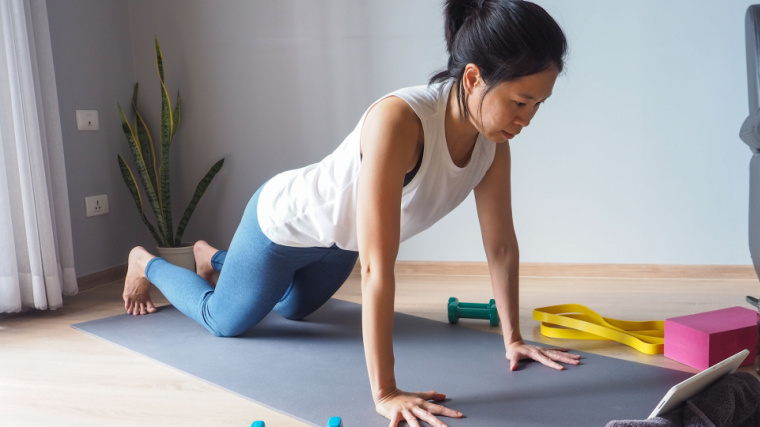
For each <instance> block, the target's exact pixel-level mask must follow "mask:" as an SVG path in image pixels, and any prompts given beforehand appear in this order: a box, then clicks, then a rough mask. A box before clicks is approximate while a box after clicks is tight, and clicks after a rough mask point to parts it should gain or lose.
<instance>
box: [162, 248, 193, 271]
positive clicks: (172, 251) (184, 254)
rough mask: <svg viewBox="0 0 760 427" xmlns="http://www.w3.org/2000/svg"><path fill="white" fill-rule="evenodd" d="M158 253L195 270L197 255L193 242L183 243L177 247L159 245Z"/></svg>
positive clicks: (179, 265)
mask: <svg viewBox="0 0 760 427" xmlns="http://www.w3.org/2000/svg"><path fill="white" fill-rule="evenodd" d="M158 255H159V256H160V257H161V258H163V259H165V260H167V261H169V262H170V263H172V264H174V265H176V266H178V267H182V268H186V269H188V270H190V271H195V256H194V255H193V244H192V243H182V246H179V247H176V248H162V247H160V246H159V247H158Z"/></svg>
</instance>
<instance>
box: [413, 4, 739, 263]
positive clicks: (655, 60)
mask: <svg viewBox="0 0 760 427" xmlns="http://www.w3.org/2000/svg"><path fill="white" fill-rule="evenodd" d="M538 3H539V4H541V5H543V6H544V7H545V8H546V9H547V10H548V11H549V12H550V13H551V14H552V15H553V16H554V17H555V18H556V19H557V20H558V22H560V24H561V25H562V27H563V28H564V30H565V32H566V34H567V37H568V39H569V43H570V55H569V58H568V63H567V72H566V73H565V75H564V76H562V77H560V79H559V81H558V83H557V85H556V87H555V91H554V95H553V96H552V98H551V99H550V100H549V102H547V103H546V105H545V106H544V107H542V111H540V112H539V114H538V116H537V117H536V119H534V122H533V123H532V124H531V127H530V128H528V129H526V130H525V131H524V132H523V133H522V134H521V135H520V136H519V137H518V138H517V139H516V140H514V142H513V143H512V147H513V193H514V200H513V205H514V211H515V223H516V227H517V232H518V238H519V241H520V248H521V258H522V260H523V261H533V262H591V263H654V264H751V260H750V256H749V250H748V244H747V209H748V180H749V178H748V164H749V159H750V152H749V150H748V148H747V147H746V146H745V145H744V144H743V143H742V142H741V140H740V139H739V137H738V132H739V127H740V125H741V123H742V121H743V120H744V118H745V117H746V116H747V113H748V110H747V79H746V62H745V49H744V12H745V10H746V8H747V6H748V5H750V4H752V3H753V2H752V1H731V2H715V1H709V0H708V1H693V0H682V1H675V0H669V1H659V0H657V1H655V0H646V1H641V0H636V1H625V2H621V1H615V2H609V1H603V0H599V1H591V0H584V1H563V0H554V1H550V0H542V1H539V2H538ZM474 215H475V208H474V202H473V201H472V199H470V200H468V201H467V202H466V203H465V204H463V206H462V207H460V208H459V209H458V210H457V211H455V212H454V213H452V215H450V216H449V217H448V218H446V219H444V220H443V221H442V222H441V223H439V224H438V225H436V226H435V227H434V228H432V229H430V230H428V231H427V232H426V233H425V234H422V235H420V236H418V237H417V238H415V239H414V240H412V241H409V242H407V243H406V244H405V246H404V248H403V250H402V257H403V258H405V259H415V260H425V259H440V260H473V261H480V260H483V259H484V255H483V251H482V249H481V248H480V238H479V235H478V226H477V224H476V222H475V221H474V220H472V219H470V218H472V217H473V216H474ZM452 230H455V232H451V231H452Z"/></svg>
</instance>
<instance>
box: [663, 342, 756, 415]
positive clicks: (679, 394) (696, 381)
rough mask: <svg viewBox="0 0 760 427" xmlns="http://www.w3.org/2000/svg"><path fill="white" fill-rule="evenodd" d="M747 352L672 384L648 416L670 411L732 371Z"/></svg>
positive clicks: (744, 351)
mask: <svg viewBox="0 0 760 427" xmlns="http://www.w3.org/2000/svg"><path fill="white" fill-rule="evenodd" d="M748 354H749V350H742V351H740V352H738V353H736V354H734V355H733V356H731V357H729V358H728V359H726V360H723V361H721V362H718V363H716V364H715V365H713V366H711V367H709V368H707V369H705V370H704V371H702V372H700V373H698V374H695V375H694V376H693V377H691V378H688V379H686V380H684V381H682V382H680V383H678V384H676V385H674V386H673V387H671V388H670V390H669V391H668V392H667V394H665V397H663V398H662V400H660V403H659V404H657V407H655V408H654V411H652V413H651V414H650V415H649V418H654V417H658V416H660V415H663V414H666V413H668V412H670V411H672V410H673V409H675V408H676V407H678V406H679V405H681V404H682V403H684V402H686V400H687V399H690V398H692V397H693V396H694V395H696V394H698V393H699V392H701V391H702V390H704V389H706V388H707V387H709V386H710V385H711V384H712V383H714V382H715V381H718V380H719V379H721V378H722V377H723V376H724V375H728V374H730V373H732V372H734V371H735V370H736V368H738V367H739V366H740V365H741V364H742V362H743V361H744V359H745V358H746V357H747V355H748Z"/></svg>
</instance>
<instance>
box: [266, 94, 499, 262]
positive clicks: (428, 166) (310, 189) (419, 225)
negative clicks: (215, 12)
mask: <svg viewBox="0 0 760 427" xmlns="http://www.w3.org/2000/svg"><path fill="white" fill-rule="evenodd" d="M450 89H451V83H450V82H447V83H439V84H433V85H429V86H415V87H410V88H405V89H400V90H398V91H396V92H393V93H391V94H389V95H386V96H385V97H383V98H381V99H380V100H382V99H384V98H386V97H388V96H396V97H399V98H401V99H403V100H404V101H406V102H407V103H408V104H409V105H410V106H411V107H412V109H413V110H414V112H415V113H416V114H417V116H418V117H419V118H420V121H421V122H422V130H423V132H424V137H425V142H424V150H423V154H422V164H421V165H420V168H419V170H418V171H417V173H416V174H415V175H414V178H413V179H412V180H411V181H410V182H409V183H408V184H407V185H406V186H405V187H404V189H403V192H402V195H401V236H400V238H401V241H402V242H403V241H404V240H406V239H408V238H410V237H412V236H414V235H415V234H417V233H420V232H422V231H424V230H426V229H427V228H428V227H430V226H432V225H433V224H435V223H436V222H437V221H438V220H439V219H441V218H443V217H444V216H445V215H446V214H448V213H449V212H451V211H452V210H453V209H454V208H456V207H457V206H458V205H459V204H460V203H462V201H463V200H464V199H465V198H466V197H467V195H469V194H470V192H471V191H472V189H473V188H475V186H476V185H477V184H478V183H479V182H480V180H481V179H482V178H483V176H484V175H485V173H486V171H487V170H488V168H489V167H490V166H491V164H492V163H493V159H494V154H495V152H496V144H494V143H493V142H491V141H489V140H488V139H486V138H485V137H483V136H482V135H479V136H478V139H477V141H476V142H475V148H474V149H473V152H472V158H471V159H470V161H469V162H468V163H467V165H466V166H465V167H463V168H460V167H458V166H456V165H455V164H454V162H453V161H452V160H451V155H450V154H449V150H448V146H447V144H446V132H445V127H444V123H445V118H446V103H447V101H448V97H449V90H450ZM380 100H378V101H376V102H375V103H374V104H372V105H375V104H376V103H377V102H379V101H380ZM371 108H372V107H371V106H370V108H369V109H371ZM369 109H367V111H369ZM366 116H367V112H365V113H364V115H363V116H362V118H361V120H359V124H357V125H356V128H355V129H354V130H353V132H351V133H350V134H349V135H348V136H347V137H346V139H345V140H343V143H341V144H340V146H338V148H337V149H336V150H335V151H334V152H333V153H332V154H330V155H329V156H327V157H326V158H325V159H324V160H322V161H321V162H319V163H315V164H312V165H309V166H306V167H304V168H301V169H296V170H291V171H287V172H283V173H281V174H279V175H276V176H275V177H274V178H272V179H271V180H270V181H268V182H267V183H266V184H265V185H264V188H262V190H261V194H260V195H259V203H258V206H257V213H258V217H259V225H260V226H261V230H262V231H263V232H264V234H265V235H266V236H267V237H268V238H269V239H270V240H271V241H273V242H275V243H277V244H280V245H285V246H294V247H312V246H317V247H330V246H332V245H333V244H335V245H337V246H338V247H339V248H341V249H346V250H352V251H358V249H359V248H358V243H357V233H356V195H357V191H358V183H359V170H360V169H361V152H360V145H359V137H360V135H361V130H362V125H363V124H364V119H365V117H366Z"/></svg>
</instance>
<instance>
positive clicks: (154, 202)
mask: <svg viewBox="0 0 760 427" xmlns="http://www.w3.org/2000/svg"><path fill="white" fill-rule="evenodd" d="M117 105H118V106H119V114H120V117H121V128H122V130H123V131H124V135H125V136H126V137H127V143H128V145H129V148H130V150H131V151H132V156H133V158H134V161H135V166H136V167H137V172H138V174H139V176H140V180H141V182H142V185H143V189H144V190H145V194H146V195H147V196H148V201H149V202H150V205H151V207H152V208H153V213H154V214H155V215H156V220H157V221H158V228H159V230H160V231H162V233H161V234H163V235H165V233H163V230H164V229H165V228H166V224H165V221H164V215H163V212H162V210H161V205H160V203H159V200H158V195H157V194H156V190H155V188H154V187H153V185H152V184H151V182H150V176H149V174H148V170H147V167H146V165H145V160H144V159H143V156H142V151H141V149H140V146H139V145H138V144H137V142H136V141H135V134H134V132H133V131H132V127H131V126H130V125H129V121H128V120H127V117H126V116H125V115H124V110H123V109H122V108H121V105H120V104H117ZM164 240H165V239H164Z"/></svg>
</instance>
